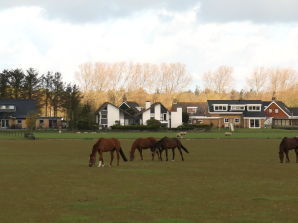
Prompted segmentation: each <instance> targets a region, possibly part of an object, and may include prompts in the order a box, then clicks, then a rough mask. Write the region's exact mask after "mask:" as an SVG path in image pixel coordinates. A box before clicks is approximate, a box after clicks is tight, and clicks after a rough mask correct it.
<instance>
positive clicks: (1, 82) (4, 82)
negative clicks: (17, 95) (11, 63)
mask: <svg viewBox="0 0 298 223" xmlns="http://www.w3.org/2000/svg"><path fill="white" fill-rule="evenodd" d="M8 89H9V72H8V70H3V71H2V72H1V73H0V98H8V97H9V92H8Z"/></svg>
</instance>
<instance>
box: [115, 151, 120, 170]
mask: <svg viewBox="0 0 298 223" xmlns="http://www.w3.org/2000/svg"><path fill="white" fill-rule="evenodd" d="M119 150H120V149H116V153H117V166H119V159H120V156H119Z"/></svg>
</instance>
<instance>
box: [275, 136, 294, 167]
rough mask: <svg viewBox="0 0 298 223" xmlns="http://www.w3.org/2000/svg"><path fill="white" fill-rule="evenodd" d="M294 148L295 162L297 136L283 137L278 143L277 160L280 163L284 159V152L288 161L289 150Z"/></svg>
mask: <svg viewBox="0 0 298 223" xmlns="http://www.w3.org/2000/svg"><path fill="white" fill-rule="evenodd" d="M291 149H294V150H295V153H296V163H298V137H294V138H287V137H284V138H283V139H282V141H281V143H280V144H279V160H280V163H283V161H284V154H286V162H287V163H288V162H290V159H289V150H291Z"/></svg>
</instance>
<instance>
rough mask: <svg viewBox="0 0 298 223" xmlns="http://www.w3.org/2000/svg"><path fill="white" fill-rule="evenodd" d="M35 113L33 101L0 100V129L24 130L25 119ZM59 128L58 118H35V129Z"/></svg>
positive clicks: (35, 108)
mask: <svg viewBox="0 0 298 223" xmlns="http://www.w3.org/2000/svg"><path fill="white" fill-rule="evenodd" d="M37 113H38V109H37V102H36V101H35V100H29V99H0V129H15V128H17V129H26V128H27V124H26V117H27V116H28V115H29V114H37ZM60 126H61V118H60V117H40V116H37V119H36V125H35V127H36V128H58V127H60Z"/></svg>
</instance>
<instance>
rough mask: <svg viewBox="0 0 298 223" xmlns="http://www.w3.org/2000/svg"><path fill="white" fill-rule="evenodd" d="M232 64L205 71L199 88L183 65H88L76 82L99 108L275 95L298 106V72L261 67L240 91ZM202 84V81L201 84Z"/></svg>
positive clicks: (168, 104)
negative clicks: (107, 104)
mask: <svg viewBox="0 0 298 223" xmlns="http://www.w3.org/2000/svg"><path fill="white" fill-rule="evenodd" d="M234 75H235V74H233V68H232V67H229V66H219V67H218V68H216V69H215V70H213V71H209V72H206V73H204V74H203V75H202V78H201V82H200V85H203V86H204V88H203V89H200V88H198V87H196V89H195V90H188V89H187V87H188V86H189V84H190V83H193V78H192V76H191V75H190V73H189V72H188V71H187V69H186V66H185V65H184V64H181V63H168V64H167V63H162V64H148V63H129V62H119V63H103V62H96V63H91V62H88V63H84V64H81V65H80V66H79V70H78V72H77V73H76V75H75V76H76V80H77V81H78V82H79V86H80V89H81V91H82V95H83V96H84V97H83V100H85V101H91V102H92V104H94V105H96V107H98V106H99V105H101V104H102V103H103V102H110V103H113V104H115V105H119V104H120V103H121V102H122V101H123V99H127V100H129V101H135V102H137V103H138V104H140V105H144V102H145V101H151V102H161V103H163V104H164V105H165V106H166V107H168V108H171V105H172V103H173V102H179V101H180V102H206V101H207V100H212V99H219V100H220V99H221V100H228V99H230V100H240V99H242V100H256V99H258V100H264V101H270V100H272V98H276V99H277V100H280V101H283V102H284V103H285V104H286V105H287V106H290V107H298V100H297V99H298V72H297V71H296V70H294V69H291V68H265V67H257V68H255V69H254V70H253V71H252V73H251V74H250V75H249V76H248V77H247V79H246V83H245V85H246V89H242V90H236V89H233V86H235V85H234V84H235V79H234ZM197 85H199V83H198V84H197Z"/></svg>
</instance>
